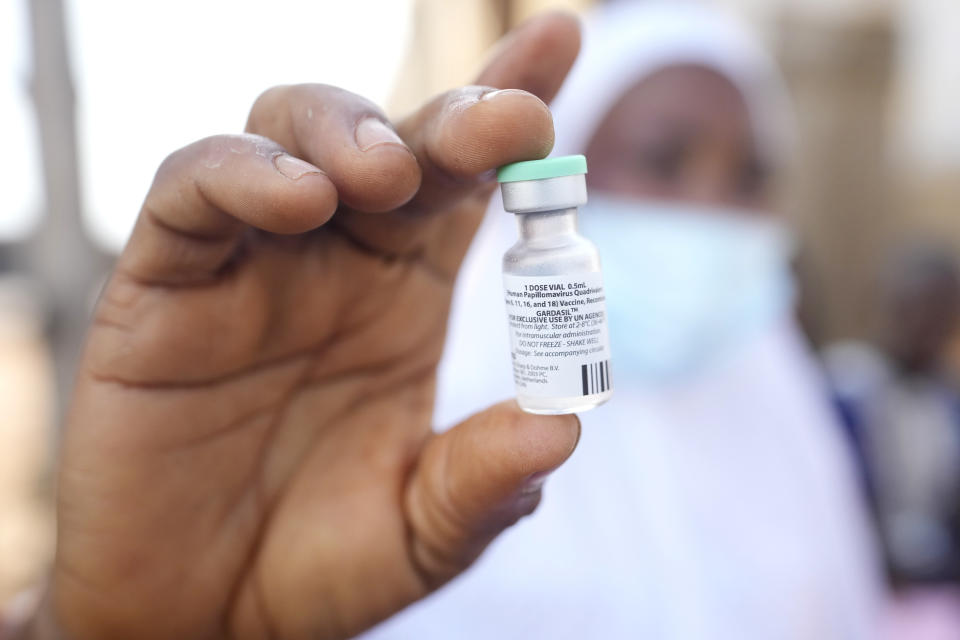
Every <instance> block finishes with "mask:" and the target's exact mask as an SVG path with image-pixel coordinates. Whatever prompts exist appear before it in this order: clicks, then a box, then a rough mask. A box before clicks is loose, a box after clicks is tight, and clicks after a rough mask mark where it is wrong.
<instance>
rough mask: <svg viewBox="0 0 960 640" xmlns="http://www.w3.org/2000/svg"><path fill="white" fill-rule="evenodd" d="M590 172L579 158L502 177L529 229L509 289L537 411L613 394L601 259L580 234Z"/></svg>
mask: <svg viewBox="0 0 960 640" xmlns="http://www.w3.org/2000/svg"><path fill="white" fill-rule="evenodd" d="M586 173H587V160H586V158H584V157H583V156H580V155H577V156H564V157H558V158H546V159H544V160H533V161H529V162H516V163H514V164H509V165H506V166H504V167H501V168H500V170H499V171H498V172H497V181H498V182H499V183H500V191H501V193H502V195H503V208H504V209H506V210H507V211H509V212H511V213H513V214H514V215H515V216H516V218H517V227H518V229H519V233H520V238H519V240H517V243H516V244H514V245H513V246H512V247H510V249H509V250H508V251H507V252H506V254H505V255H504V256H503V285H504V298H505V300H506V308H507V321H508V323H509V327H510V342H511V349H512V358H513V377H514V382H515V383H516V389H517V402H518V403H519V404H520V407H521V408H522V409H524V410H525V411H529V412H530V413H542V414H560V413H576V412H580V411H586V410H588V409H592V408H594V407H596V406H598V405H600V404H603V403H604V402H606V401H607V400H609V399H610V396H611V395H612V394H613V385H612V382H611V378H610V342H609V337H608V332H607V313H606V302H605V298H604V293H603V279H602V277H601V271H600V256H599V254H598V253H597V248H596V246H594V244H593V243H592V242H590V241H589V240H587V239H586V238H584V237H583V236H581V235H580V234H579V232H578V231H577V214H578V207H580V206H582V205H584V204H586V203H587V185H586V177H585V175H586Z"/></svg>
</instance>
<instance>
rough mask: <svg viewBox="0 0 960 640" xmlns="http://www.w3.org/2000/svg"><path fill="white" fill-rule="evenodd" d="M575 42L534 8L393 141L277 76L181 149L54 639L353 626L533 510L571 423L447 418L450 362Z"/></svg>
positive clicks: (55, 591)
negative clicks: (508, 195)
mask: <svg viewBox="0 0 960 640" xmlns="http://www.w3.org/2000/svg"><path fill="white" fill-rule="evenodd" d="M577 34H578V32H577V25H576V22H575V21H574V20H573V19H572V18H570V17H567V16H562V15H549V16H545V17H542V18H540V19H537V20H535V21H533V22H531V23H528V24H527V25H525V26H524V27H522V28H520V29H519V30H518V31H517V32H516V33H514V34H513V35H511V36H509V37H508V38H507V40H506V42H505V43H504V44H503V45H502V46H501V49H500V51H499V53H498V54H497V55H496V57H495V58H494V59H493V60H492V62H491V63H490V65H489V66H488V67H487V69H486V70H485V71H484V72H483V73H482V74H481V75H480V77H479V79H478V85H480V86H475V87H467V88H464V89H459V90H456V91H452V92H450V93H447V94H444V95H442V96H440V97H439V98H437V99H435V100H433V101H432V102H430V103H428V104H427V105H426V106H425V107H423V108H422V109H421V110H420V111H418V112H417V113H415V114H413V115H412V116H411V117H409V118H407V119H405V120H403V121H402V122H400V123H399V124H397V126H396V133H397V134H399V137H398V136H397V135H396V134H394V133H393V130H394V129H393V126H392V125H390V124H389V123H388V121H387V119H386V118H385V116H384V115H383V114H382V112H381V111H379V110H378V109H377V108H376V107H375V106H374V105H372V104H370V103H369V102H367V101H365V100H363V99H362V98H359V97H357V96H355V95H352V94H350V93H347V92H345V91H342V90H339V89H336V88H332V87H328V86H322V85H301V86H286V87H277V88H274V89H271V90H269V91H267V92H266V93H264V94H263V95H262V96H261V97H260V98H259V99H258V100H257V102H256V104H255V105H254V106H253V109H252V111H251V114H250V119H249V122H248V127H247V129H248V132H249V134H247V135H242V136H217V137H213V138H208V139H205V140H202V141H200V142H197V143H195V144H193V145H190V146H188V147H186V148H184V149H182V150H180V151H178V152H176V153H174V154H173V155H171V156H170V157H169V158H168V159H167V160H166V161H165V162H164V163H163V165H162V166H161V168H160V169H159V171H158V173H157V176H156V179H155V182H154V184H153V186H152V188H151V190H150V192H149V194H148V195H147V198H146V200H145V203H144V206H143V209H142V211H141V214H140V217H139V220H138V222H137V224H136V228H135V230H134V232H133V235H132V237H131V239H130V242H129V243H128V246H127V247H126V249H125V250H124V252H123V254H122V255H121V257H120V258H119V261H118V264H117V268H116V271H115V273H114V274H113V276H112V277H111V279H110V281H109V283H108V285H107V287H106V289H105V290H104V293H103V295H102V298H101V300H100V303H99V305H98V308H97V311H96V314H95V319H94V323H93V326H92V328H91V330H90V334H89V338H88V343H87V346H86V349H85V355H84V357H83V361H82V364H81V368H80V372H79V376H78V381H77V386H76V392H75V398H74V403H73V406H72V409H71V411H70V415H69V423H68V426H67V430H66V433H65V439H64V443H63V457H62V462H61V466H60V479H59V498H58V536H59V541H58V548H57V556H56V561H55V565H54V568H53V573H52V578H51V583H50V588H49V593H48V595H47V598H46V601H45V605H44V612H45V613H44V616H43V617H42V618H41V619H40V622H38V624H37V626H36V628H35V630H36V635H37V636H38V637H40V636H42V635H43V634H44V633H46V631H45V630H47V631H50V632H51V633H58V632H62V633H63V635H64V636H66V637H69V638H72V639H77V640H85V639H88V638H98V639H99V638H143V639H149V638H163V639H164V640H167V639H170V638H177V639H181V640H182V639H190V638H204V639H206V638H238V639H241V638H283V639H288V638H289V639H294V638H342V637H348V636H351V635H354V634H356V633H358V632H360V631H362V630H363V629H365V628H367V627H369V626H371V625H372V624H374V623H376V622H377V621H379V620H382V619H384V618H386V617H388V616H389V615H391V614H392V613H395V612H396V611H398V610H400V609H401V608H402V607H404V606H406V605H407V604H409V603H411V602H413V601H415V600H417V599H419V598H422V597H423V596H424V595H426V594H427V593H429V592H430V591H432V590H434V589H436V588H437V587H438V586H440V585H442V584H443V583H444V582H445V581H447V580H449V579H450V578H451V577H453V576H455V575H456V574H457V573H459V572H460V571H462V570H463V569H464V568H466V567H467V566H468V565H469V564H470V563H471V562H472V561H473V560H474V559H475V558H476V557H477V555H478V554H479V553H480V552H481V551H482V550H483V548H484V547H485V546H486V545H487V544H488V543H489V542H490V540H491V539H492V538H493V537H494V536H496V535H497V534H498V533H499V532H500V531H501V530H503V529H504V528H505V527H507V526H509V525H510V524H512V523H513V522H515V521H516V519H517V518H519V517H521V516H522V515H524V514H526V513H529V512H530V511H532V509H533V508H534V507H535V506H536V503H537V501H538V500H539V495H540V494H539V488H538V480H539V479H540V478H541V477H542V473H543V472H546V471H549V470H551V469H553V468H555V467H556V466H557V465H559V464H560V463H561V462H562V461H563V460H565V459H566V458H567V456H568V455H569V454H570V453H571V452H572V450H573V448H574V446H575V444H576V441H577V438H578V436H579V422H578V421H577V419H576V418H575V417H572V416H564V417H543V416H533V415H528V414H525V413H522V412H521V411H519V409H518V408H517V407H516V405H515V403H513V402H508V403H504V404H500V405H497V406H495V407H493V408H491V409H488V410H487V411H484V412H482V413H480V414H478V415H476V416H474V417H472V418H470V419H469V420H467V421H465V422H464V423H462V424H460V425H458V426H457V427H455V428H453V429H452V430H450V431H448V432H446V433H444V434H443V435H434V434H433V433H432V432H431V428H430V427H431V414H432V407H433V397H434V379H435V371H436V366H437V363H438V361H439V358H440V355H441V350H442V346H443V340H444V333H445V327H446V321H447V315H448V309H449V305H450V298H451V293H452V288H453V284H454V279H455V276H456V273H457V269H458V267H459V264H460V261H461V259H462V257H463V255H464V253H465V251H466V249H467V247H468V244H469V242H470V239H471V237H472V236H473V233H474V231H475V229H476V227H477V225H478V224H479V222H480V220H481V218H482V216H483V213H484V210H485V206H486V203H487V200H488V198H489V195H490V193H491V190H492V189H493V185H492V184H491V177H492V170H493V169H494V168H496V167H497V166H500V165H503V164H506V163H508V162H513V161H518V160H524V159H531V158H540V157H543V156H545V155H546V154H547V153H548V152H549V150H550V148H551V146H552V143H553V127H552V121H551V116H550V113H549V111H548V109H547V108H546V106H545V105H544V103H543V102H542V101H541V100H540V98H542V99H544V100H549V99H550V97H552V95H553V94H554V93H555V92H556V90H557V89H558V88H559V86H560V83H561V82H562V80H563V77H564V76H565V74H566V72H567V70H568V69H569V67H570V65H571V64H572V62H573V59H574V57H575V55H576V51H577V47H578V35H577ZM490 87H499V88H511V89H524V90H526V91H530V92H532V94H535V95H531V93H526V92H525V91H518V90H511V91H504V92H497V93H493V92H492V89H490ZM535 96H539V98H537V97H535ZM500 320H501V319H500V318H491V322H497V321H500ZM478 339H482V336H478ZM463 366H464V371H465V372H467V371H469V366H470V363H463ZM465 375H469V373H465ZM504 375H509V373H508V372H507V371H504ZM44 621H45V622H44Z"/></svg>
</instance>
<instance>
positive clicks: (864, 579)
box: [366, 299, 877, 640]
mask: <svg viewBox="0 0 960 640" xmlns="http://www.w3.org/2000/svg"><path fill="white" fill-rule="evenodd" d="M481 303H482V301H478V300H476V299H474V301H473V304H481ZM485 344H486V347H487V349H488V350H489V351H490V352H491V353H494V352H495V350H496V348H497V346H500V347H502V348H504V349H505V348H506V347H505V345H503V344H500V345H497V344H496V343H494V342H493V341H490V342H486V341H485ZM462 353H463V352H462V351H460V352H459V354H460V355H462ZM807 357H808V356H807V354H806V353H805V352H804V349H803V347H802V346H801V345H800V344H799V342H798V339H797V336H796V330H795V328H794V327H793V326H792V325H791V324H789V323H788V322H783V323H780V324H778V325H775V326H772V327H771V328H770V330H769V331H767V332H765V333H764V334H763V335H758V336H756V337H755V339H753V340H751V342H750V344H749V345H748V346H746V347H745V348H744V350H743V352H742V353H741V354H738V357H737V358H735V359H730V360H728V361H727V362H725V363H722V364H720V365H718V367H717V368H716V369H714V370H713V371H710V372H707V373H706V374H705V375H704V376H702V377H701V378H700V379H698V380H696V381H694V382H692V383H691V384H690V385H688V386H685V387H683V388H674V389H669V390H664V389H661V390H658V391H656V392H651V391H645V390H642V389H627V388H623V387H617V388H616V390H615V394H616V395H615V397H614V399H613V400H612V401H611V402H610V403H609V404H608V405H606V406H604V407H601V408H599V409H597V410H594V411H591V412H589V413H585V414H583V415H582V420H583V435H582V437H581V441H580V444H579V448H578V450H577V452H576V453H575V454H574V455H573V457H572V458H571V459H570V460H569V461H568V462H567V464H566V465H564V466H563V467H561V468H560V469H559V470H558V471H557V472H555V474H554V475H553V476H552V477H551V478H550V479H549V480H548V482H547V485H546V487H545V495H544V500H543V502H542V503H541V505H540V508H539V509H538V511H537V512H536V514H534V515H533V516H532V517H530V518H528V519H527V520H525V521H522V522H521V523H520V524H518V525H517V526H516V527H515V529H513V530H512V531H510V532H508V533H507V534H505V535H504V536H502V537H501V538H500V539H499V540H498V541H496V542H495V543H494V544H493V545H492V546H491V548H490V549H488V550H487V552H486V554H485V555H484V556H483V557H482V558H481V559H480V561H479V562H478V563H477V565H476V566H475V567H474V568H472V569H471V570H470V571H468V572H467V573H466V574H465V575H463V576H461V577H460V578H458V579H457V580H455V581H454V582H453V583H452V584H450V585H448V586H447V587H445V588H444V589H442V590H441V591H440V592H438V593H436V594H434V595H433V596H431V597H430V598H428V599H427V600H425V601H423V602H421V603H419V604H417V605H414V606H412V607H411V608H409V609H408V610H406V611H405V612H403V613H401V614H400V615H398V616H397V617H395V618H394V619H392V620H390V621H388V622H387V623H385V624H383V625H381V626H380V627H379V628H377V629H375V630H373V631H372V632H370V633H368V634H367V636H366V637H367V638H368V640H374V639H375V640H384V639H394V638H396V639H400V638H404V639H406V638H458V639H472V638H476V639H477V640H480V639H484V640H488V639H490V638H497V639H502V640H510V639H514V638H516V639H518V640H519V639H521V638H523V639H529V638H535V639H540V638H550V639H554V640H560V639H565V638H570V639H571V640H572V639H577V640H580V639H583V638H607V639H615V638H644V639H646V638H656V639H657V640H751V639H757V640H801V639H802V640H831V639H837V640H840V639H844V640H847V639H849V640H853V639H864V640H874V638H876V637H877V636H876V634H875V633H874V629H873V628H872V618H873V615H874V614H873V607H874V598H875V595H876V594H875V591H874V585H875V582H874V581H875V579H876V577H875V576H874V574H873V573H872V569H871V567H872V562H873V558H872V556H871V551H870V545H869V544H866V542H865V540H866V533H865V531H864V530H863V521H862V519H861V518H860V517H859V515H860V514H859V511H858V505H857V501H856V497H855V492H854V490H853V488H852V480H851V477H850V472H849V469H848V465H847V460H846V459H844V456H843V450H842V447H841V445H840V441H839V436H838V432H837V431H836V429H835V427H834V425H833V423H832V421H831V420H830V419H829V416H828V415H827V413H826V409H825V408H824V406H823V403H822V402H821V401H820V394H821V393H822V390H821V389H820V388H819V383H818V382H817V381H816V378H815V376H814V374H813V372H812V370H811V368H810V366H809V363H808V361H807ZM494 360H501V362H500V363H499V365H496V366H498V367H499V369H498V370H499V371H508V370H509V361H508V359H507V358H502V359H501V358H494V357H490V358H488V359H487V360H485V361H486V362H489V363H490V366H491V367H493V366H494V364H493V361H494ZM463 362H469V361H467V360H464V361H463ZM475 381H476V379H475ZM615 384H616V381H615Z"/></svg>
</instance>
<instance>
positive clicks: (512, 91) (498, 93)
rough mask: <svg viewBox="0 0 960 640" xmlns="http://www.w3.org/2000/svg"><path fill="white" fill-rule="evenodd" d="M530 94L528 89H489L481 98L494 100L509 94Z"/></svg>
mask: <svg viewBox="0 0 960 640" xmlns="http://www.w3.org/2000/svg"><path fill="white" fill-rule="evenodd" d="M521 94H522V95H530V94H529V93H527V92H526V91H522V90H520V89H496V90H494V91H488V92H487V93H485V94H483V95H481V96H480V99H481V100H494V99H496V98H499V97H500V96H508V95H521Z"/></svg>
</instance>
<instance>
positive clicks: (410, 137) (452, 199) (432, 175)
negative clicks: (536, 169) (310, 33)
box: [335, 13, 580, 275]
mask: <svg viewBox="0 0 960 640" xmlns="http://www.w3.org/2000/svg"><path fill="white" fill-rule="evenodd" d="M579 47H580V36H579V25H578V23H577V20H576V18H574V17H572V16H570V15H567V14H561V13H551V14H547V15H544V16H541V17H539V18H535V19H533V20H531V21H530V22H528V23H527V24H525V25H523V26H521V27H520V28H518V29H517V30H516V31H515V32H513V33H512V34H511V35H510V36H508V37H507V39H506V40H505V41H504V43H503V44H502V45H501V46H500V48H499V49H498V51H497V53H496V54H495V55H494V57H493V59H492V60H491V62H490V63H489V64H488V66H487V68H486V69H485V70H484V71H483V72H482V73H481V74H480V76H479V77H478V81H479V82H480V83H481V84H480V85H478V86H474V87H467V88H465V89H460V90H456V91H452V92H449V93H446V94H444V95H442V96H440V97H438V98H436V99H435V100H433V101H431V102H429V103H428V104H427V105H425V106H424V107H423V108H421V109H420V110H419V111H418V112H416V113H414V114H413V115H411V116H410V117H408V118H406V119H405V120H403V121H402V122H401V123H400V124H399V125H398V126H397V131H398V132H399V133H400V135H401V137H402V138H403V139H404V140H405V141H406V143H407V145H408V146H409V147H410V148H411V149H412V150H413V152H414V153H415V154H416V157H417V161H418V162H419V164H420V167H421V169H422V171H423V179H422V184H421V187H420V190H419V191H418V192H417V195H416V196H415V197H414V199H413V200H412V201H411V202H410V203H409V204H408V205H407V206H405V207H404V208H403V210H402V211H399V212H397V213H396V214H393V215H390V216H387V217H385V218H378V219H377V220H375V221H374V220H367V219H365V218H364V217H363V216H356V215H349V214H348V215H344V216H338V217H337V219H336V221H335V223H336V225H337V227H338V228H340V229H342V230H344V231H345V232H346V233H347V235H348V236H349V237H351V238H353V239H354V240H355V241H356V242H358V243H362V244H364V245H367V246H369V247H372V248H373V249H375V250H378V251H381V252H385V253H400V254H420V253H423V254H424V255H425V257H426V259H427V260H428V261H429V262H430V264H431V266H432V267H433V268H434V269H435V270H436V271H437V272H438V273H442V274H446V275H452V274H453V273H455V271H456V268H457V266H458V265H459V261H460V259H461V257H462V255H463V253H464V252H465V251H466V248H467V246H468V245H469V242H470V239H471V238H472V236H473V231H474V230H475V228H476V226H477V225H478V224H479V221H480V218H481V216H482V212H483V209H484V203H485V202H486V199H487V198H488V197H489V194H490V191H491V189H492V186H491V182H492V178H493V170H494V169H496V168H497V167H499V166H501V165H504V164H507V163H510V162H515V161H518V160H529V159H534V158H542V157H544V156H546V155H547V154H548V153H549V152H550V149H551V148H552V146H553V119H552V117H551V115H550V111H549V109H548V108H547V106H546V104H545V103H544V100H547V99H550V98H552V97H553V95H554V94H555V93H556V92H557V91H558V90H559V88H560V85H561V84H562V82H563V79H564V77H565V76H566V74H567V72H568V71H569V69H570V67H571V66H572V65H573V61H574V59H575V58H576V55H577V52H578V50H579ZM495 89H504V90H502V91H496V90H495ZM464 202H465V203H466V204H467V205H468V206H465V207H463V208H462V209H461V210H459V211H458V214H459V215H457V216H456V217H455V219H453V220H450V221H445V222H443V223H441V224H437V225H432V226H430V227H427V226H426V224H425V220H429V219H430V217H431V216H430V214H432V213H434V212H437V211H446V212H448V213H449V209H450V207H451V206H452V205H454V204H455V203H464ZM425 230H426V231H425Z"/></svg>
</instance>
